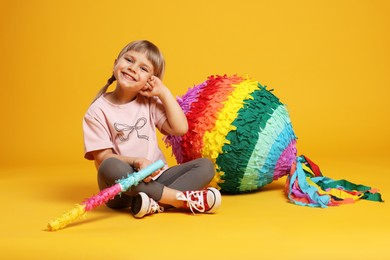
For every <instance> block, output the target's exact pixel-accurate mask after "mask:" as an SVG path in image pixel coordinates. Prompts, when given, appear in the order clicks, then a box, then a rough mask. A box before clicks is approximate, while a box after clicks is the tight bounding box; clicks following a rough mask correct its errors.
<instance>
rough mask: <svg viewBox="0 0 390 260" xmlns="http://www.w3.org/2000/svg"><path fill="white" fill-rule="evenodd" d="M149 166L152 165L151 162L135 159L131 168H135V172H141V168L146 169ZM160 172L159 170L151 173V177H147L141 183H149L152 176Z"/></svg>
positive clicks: (144, 159)
mask: <svg viewBox="0 0 390 260" xmlns="http://www.w3.org/2000/svg"><path fill="white" fill-rule="evenodd" d="M150 164H152V162H151V161H149V160H148V159H146V158H137V159H135V160H134V163H133V167H134V168H135V170H136V171H139V170H141V169H143V168H146V167H147V166H149V165H150ZM160 172H161V170H157V171H155V172H154V173H152V174H151V175H149V176H148V177H146V178H145V179H143V181H144V182H146V183H147V182H150V181H151V180H152V178H153V177H154V176H156V175H158V174H159V173H160Z"/></svg>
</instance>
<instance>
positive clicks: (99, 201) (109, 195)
mask: <svg viewBox="0 0 390 260" xmlns="http://www.w3.org/2000/svg"><path fill="white" fill-rule="evenodd" d="M121 191H122V187H121V185H120V184H115V185H114V186H111V187H109V188H107V189H104V190H102V191H100V192H99V194H97V195H95V196H92V197H91V198H89V199H87V200H85V201H84V202H82V203H81V204H82V205H85V211H89V210H92V209H94V208H96V207H98V206H100V205H103V204H105V203H107V202H108V201H109V200H111V199H113V198H114V197H115V196H116V195H118V194H119V193H120V192H121Z"/></svg>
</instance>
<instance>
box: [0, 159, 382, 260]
mask: <svg viewBox="0 0 390 260" xmlns="http://www.w3.org/2000/svg"><path fill="white" fill-rule="evenodd" d="M316 162H317V163H318V164H319V165H320V166H321V169H322V171H323V173H324V175H327V176H328V177H331V178H333V179H342V178H346V179H348V180H350V181H352V182H355V183H362V184H366V185H370V186H373V187H376V188H379V189H380V190H381V193H382V195H383V199H384V200H386V198H387V197H389V194H390V177H389V170H390V167H389V166H388V164H387V163H386V161H384V160H382V161H368V160H356V161H343V160H340V159H335V158H327V159H320V160H318V159H317V160H316ZM0 176H1V183H2V190H1V205H2V209H1V215H2V216H1V222H0V223H1V224H0V225H1V226H0V230H1V243H0V247H1V250H0V258H1V259H202V258H203V259H390V250H389V241H390V224H389V223H390V221H389V216H390V214H389V213H390V211H389V210H390V206H389V203H387V202H384V203H378V202H369V201H358V202H357V203H355V204H353V205H343V206H340V207H330V208H326V209H319V208H309V207H302V206H296V205H293V204H291V203H289V202H288V201H287V199H286V196H285V195H284V192H283V188H284V182H285V180H286V179H285V177H284V178H282V179H280V180H278V181H276V182H274V183H272V184H270V185H268V186H266V187H264V188H263V189H262V190H261V191H259V192H253V193H250V194H244V195H224V196H223V200H222V206H221V208H220V209H219V211H218V212H217V213H215V214H197V215H192V214H191V213H183V212H177V211H175V212H164V213H161V214H156V215H152V216H147V217H145V218H143V219H140V220H138V219H134V218H133V217H132V216H131V215H130V214H129V213H128V212H125V211H123V212H117V211H113V210H110V209H108V208H106V207H105V206H102V207H98V208H96V209H95V210H93V211H90V212H89V213H88V214H86V216H85V217H84V218H81V219H78V220H77V221H75V222H73V223H72V224H70V225H69V226H68V227H66V228H65V229H62V230H59V231H56V232H49V231H47V230H46V225H47V223H48V221H49V220H51V219H53V218H56V217H58V216H59V215H60V214H62V213H63V212H64V211H66V210H69V209H71V208H72V207H73V206H74V204H77V203H81V202H82V201H83V199H84V198H88V197H90V196H92V195H94V194H96V192H97V188H96V185H95V171H94V169H93V166H92V165H91V164H83V165H68V166H57V167H40V168H12V169H10V168H9V169H1V175H0Z"/></svg>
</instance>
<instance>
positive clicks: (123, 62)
mask: <svg viewBox="0 0 390 260" xmlns="http://www.w3.org/2000/svg"><path fill="white" fill-rule="evenodd" d="M153 73H154V71H153V65H152V63H151V62H150V61H149V60H148V59H147V58H146V55H145V54H144V53H142V52H136V51H128V52H126V53H125V54H123V55H122V56H121V57H120V58H119V59H117V60H116V61H115V64H114V76H115V78H116V80H117V84H118V86H120V87H123V88H131V89H132V90H134V92H138V91H139V90H141V89H142V88H143V87H145V85H146V83H147V81H148V79H149V78H150V77H151V76H153Z"/></svg>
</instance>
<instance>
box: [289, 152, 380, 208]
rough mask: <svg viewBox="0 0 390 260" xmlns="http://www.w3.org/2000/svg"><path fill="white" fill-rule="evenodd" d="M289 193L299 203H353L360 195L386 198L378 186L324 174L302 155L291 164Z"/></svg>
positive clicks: (335, 204) (322, 204)
mask: <svg viewBox="0 0 390 260" xmlns="http://www.w3.org/2000/svg"><path fill="white" fill-rule="evenodd" d="M286 194H287V196H288V198H289V199H290V200H291V201H292V202H294V203H295V204H297V205H302V206H310V207H322V208H325V207H327V206H337V205H340V204H349V203H354V202H355V201H357V200H358V199H366V200H371V201H381V202H382V201H383V200H382V198H381V194H380V193H378V191H377V190H376V189H372V188H371V187H368V186H364V185H357V184H354V183H352V182H349V181H347V180H338V181H335V180H332V179H330V178H328V177H324V176H323V175H322V173H321V171H320V168H319V167H318V166H317V165H316V164H315V163H313V162H312V161H311V160H310V159H309V158H307V157H306V156H303V155H302V156H299V157H298V158H297V161H296V162H294V163H293V165H292V167H291V172H290V175H289V176H288V178H287V182H286Z"/></svg>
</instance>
